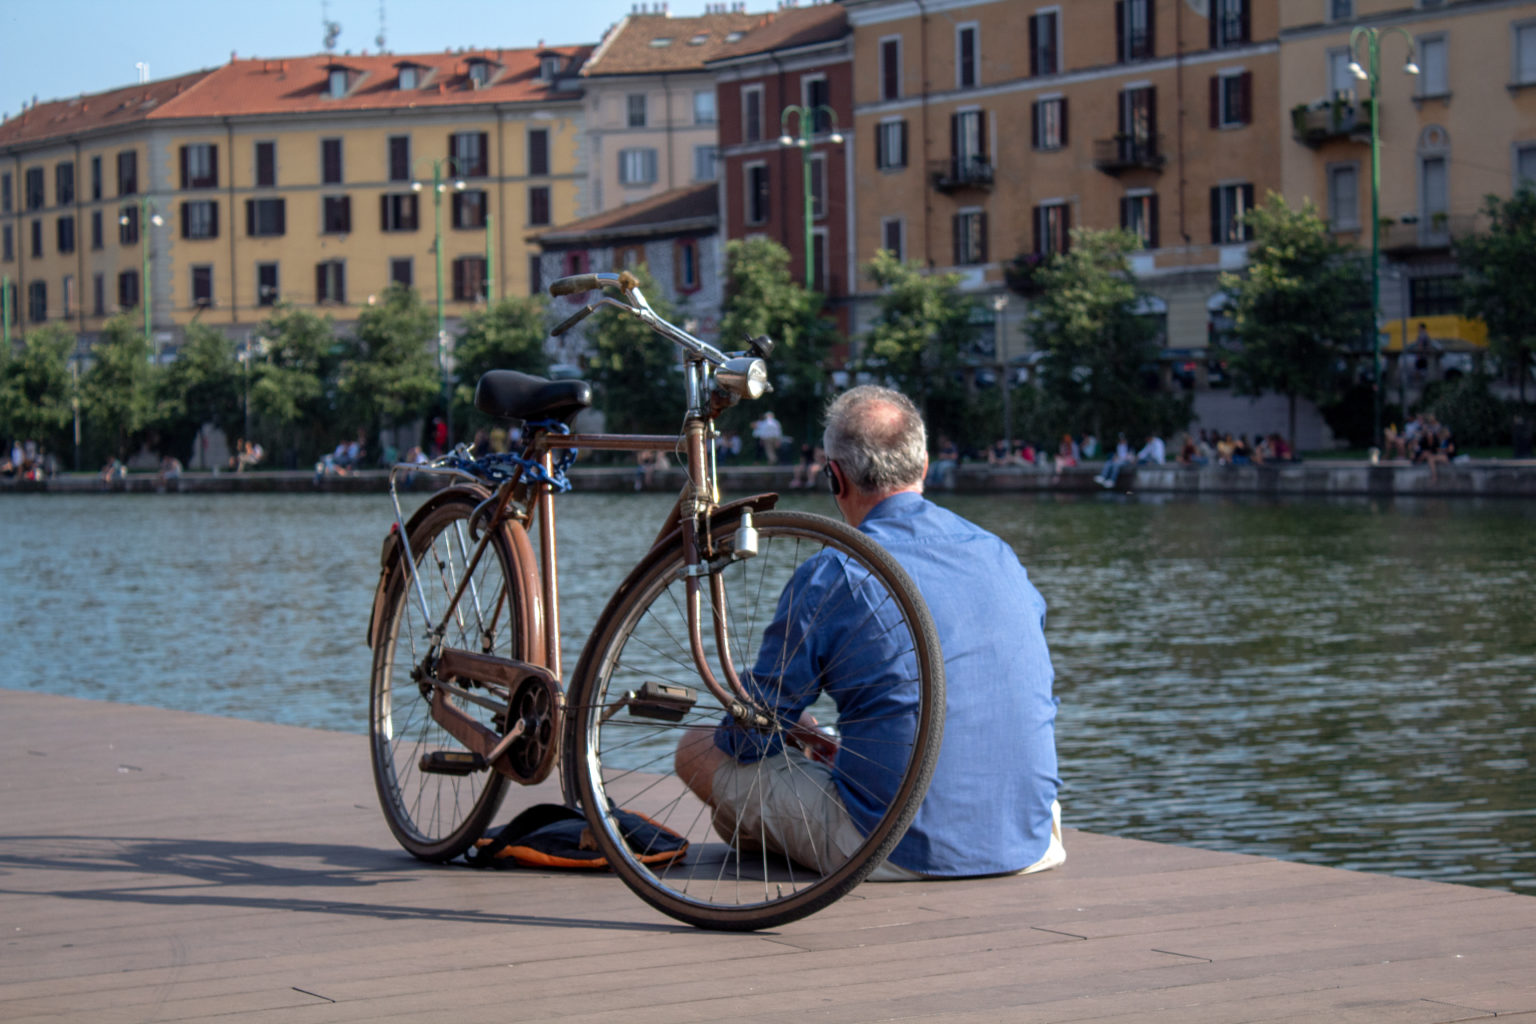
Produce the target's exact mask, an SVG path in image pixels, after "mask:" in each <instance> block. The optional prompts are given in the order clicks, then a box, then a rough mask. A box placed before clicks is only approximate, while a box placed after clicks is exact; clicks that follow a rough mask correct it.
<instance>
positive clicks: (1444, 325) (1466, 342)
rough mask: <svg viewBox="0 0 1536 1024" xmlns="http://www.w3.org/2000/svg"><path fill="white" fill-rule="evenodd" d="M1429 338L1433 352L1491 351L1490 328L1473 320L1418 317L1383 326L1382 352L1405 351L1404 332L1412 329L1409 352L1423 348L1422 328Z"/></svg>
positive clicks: (1409, 336) (1446, 317) (1444, 316)
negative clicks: (1420, 340) (1421, 342)
mask: <svg viewBox="0 0 1536 1024" xmlns="http://www.w3.org/2000/svg"><path fill="white" fill-rule="evenodd" d="M1420 324H1423V325H1424V331H1425V333H1426V334H1428V335H1429V339H1430V343H1431V351H1438V352H1472V351H1476V350H1481V349H1485V348H1487V347H1488V325H1487V324H1485V323H1483V322H1482V321H1481V320H1474V319H1471V318H1470V317H1464V316H1451V315H1449V314H1446V315H1443V316H1414V317H1409V318H1408V319H1407V320H1406V321H1404V320H1390V321H1388V322H1387V323H1384V324H1382V325H1381V349H1382V351H1383V352H1401V351H1402V350H1403V328H1404V326H1405V325H1406V326H1407V329H1408V351H1410V352H1413V351H1415V348H1416V346H1417V345H1418V344H1419V342H1418V337H1419V325H1420Z"/></svg>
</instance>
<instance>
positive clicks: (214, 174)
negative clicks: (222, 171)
mask: <svg viewBox="0 0 1536 1024" xmlns="http://www.w3.org/2000/svg"><path fill="white" fill-rule="evenodd" d="M208 185H209V187H211V188H218V187H219V147H218V146H209V147H208Z"/></svg>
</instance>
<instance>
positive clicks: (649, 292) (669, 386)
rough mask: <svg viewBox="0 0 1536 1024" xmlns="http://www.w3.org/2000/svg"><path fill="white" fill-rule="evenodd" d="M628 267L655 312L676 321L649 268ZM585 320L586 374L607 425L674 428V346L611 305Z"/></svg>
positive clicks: (678, 363) (677, 382) (677, 360)
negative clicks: (588, 352) (588, 357)
mask: <svg viewBox="0 0 1536 1024" xmlns="http://www.w3.org/2000/svg"><path fill="white" fill-rule="evenodd" d="M630 272H631V273H633V274H634V275H635V276H636V277H638V278H639V279H640V290H641V291H642V292H644V293H645V297H646V301H648V302H649V303H650V304H651V308H652V309H654V310H655V311H656V314H657V315H658V316H660V317H661V318H662V319H664V320H670V321H673V322H676V321H675V318H676V316H677V314H676V312H675V311H674V310H673V308H672V305H671V303H669V302H667V301H666V300H665V299H662V298H661V297H660V293H659V291H658V290H657V289H656V288H655V287H654V283H653V280H652V278H651V275H650V272H649V271H648V270H647V269H646V268H645V267H643V266H642V267H632V268H630ZM557 313H560V311H558V310H557ZM561 315H562V317H563V315H564V314H563V313H561ZM587 323H589V324H591V325H592V326H591V329H590V331H589V332H588V334H587V337H588V338H591V339H594V344H593V346H592V347H593V353H592V356H591V360H590V363H589V369H590V370H591V372H590V373H589V374H588V376H589V377H591V379H592V383H593V385H594V386H595V387H596V388H597V390H598V402H599V403H600V404H601V406H602V409H603V412H604V414H605V415H606V416H607V420H608V429H610V430H614V431H640V432H645V433H661V434H664V433H669V432H672V431H675V430H677V429H678V426H679V424H681V422H682V416H683V386H682V374H681V372H680V370H681V367H682V357H681V356H680V354H679V350H678V347H677V346H676V345H674V344H672V343H671V342H670V341H667V340H666V339H664V338H662V337H661V336H660V335H658V334H657V333H656V332H655V331H652V330H651V329H650V328H649V327H647V326H645V324H643V323H641V322H640V321H639V320H637V319H635V318H634V317H632V316H630V315H629V314H627V313H621V312H619V311H618V310H616V309H613V308H611V307H609V308H606V309H602V310H599V311H598V312H597V313H594V314H593V315H592V317H591V318H590V319H589V320H588V321H587Z"/></svg>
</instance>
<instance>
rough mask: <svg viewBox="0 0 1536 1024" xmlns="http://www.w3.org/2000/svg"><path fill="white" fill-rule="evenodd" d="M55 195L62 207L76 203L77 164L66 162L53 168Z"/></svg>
mask: <svg viewBox="0 0 1536 1024" xmlns="http://www.w3.org/2000/svg"><path fill="white" fill-rule="evenodd" d="M53 194H54V195H55V196H56V197H57V199H58V204H59V205H60V206H68V205H70V204H71V203H73V202H74V201H75V164H74V162H73V161H69V160H66V161H65V162H64V163H60V164H54V166H53Z"/></svg>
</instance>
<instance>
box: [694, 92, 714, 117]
mask: <svg viewBox="0 0 1536 1024" xmlns="http://www.w3.org/2000/svg"><path fill="white" fill-rule="evenodd" d="M693 123H694V124H714V123H715V92H714V90H713V89H699V90H697V91H696V92H694V94H693Z"/></svg>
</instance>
